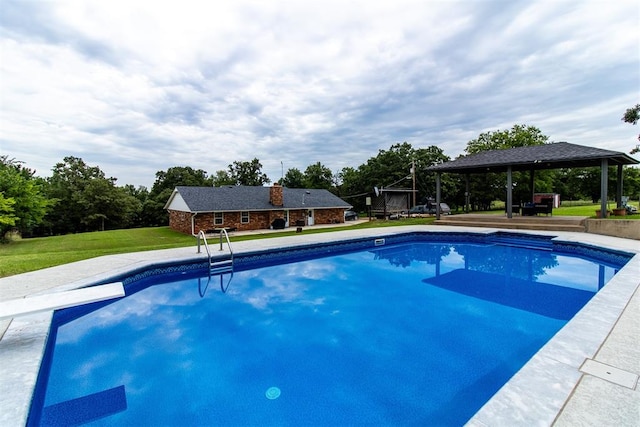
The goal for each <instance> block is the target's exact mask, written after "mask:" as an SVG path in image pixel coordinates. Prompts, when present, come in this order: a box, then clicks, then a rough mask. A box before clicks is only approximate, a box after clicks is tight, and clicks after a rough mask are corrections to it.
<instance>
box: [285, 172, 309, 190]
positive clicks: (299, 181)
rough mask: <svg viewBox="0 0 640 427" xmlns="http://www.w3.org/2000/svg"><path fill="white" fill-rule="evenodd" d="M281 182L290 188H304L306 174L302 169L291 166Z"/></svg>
mask: <svg viewBox="0 0 640 427" xmlns="http://www.w3.org/2000/svg"><path fill="white" fill-rule="evenodd" d="M281 184H282V185H283V186H285V187H289V188H304V187H305V176H304V174H303V173H302V172H300V169H297V168H291V169H289V170H287V173H286V174H285V175H284V178H283V180H282V183H281Z"/></svg>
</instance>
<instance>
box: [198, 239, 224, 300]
mask: <svg viewBox="0 0 640 427" xmlns="http://www.w3.org/2000/svg"><path fill="white" fill-rule="evenodd" d="M219 230H220V251H223V250H224V249H223V244H224V242H223V240H222V238H223V236H224V239H225V242H226V244H227V247H228V248H229V253H228V254H227V255H226V256H223V257H216V259H215V260H214V259H213V258H212V256H211V250H210V249H209V244H208V242H207V236H206V235H205V233H204V231H202V230H200V232H199V233H198V253H200V242H201V241H202V242H203V243H204V248H205V250H206V251H207V257H208V260H209V280H207V284H206V285H205V286H204V287H203V286H202V282H201V280H200V279H199V280H198V290H199V292H200V296H201V297H203V296H204V294H205V292H206V291H207V288H208V287H209V283H210V282H211V278H212V277H213V276H219V277H220V290H222V292H226V291H227V289H228V288H229V283H231V279H233V248H232V247H231V241H230V240H229V234H228V233H227V230H225V229H224V228H221V229H219ZM225 274H228V275H229V276H228V280H227V281H226V284H225V280H224V276H225Z"/></svg>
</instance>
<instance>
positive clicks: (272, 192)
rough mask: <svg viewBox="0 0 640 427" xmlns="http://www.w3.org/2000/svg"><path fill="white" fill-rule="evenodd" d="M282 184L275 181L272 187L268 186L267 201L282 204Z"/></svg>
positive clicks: (274, 204)
mask: <svg viewBox="0 0 640 427" xmlns="http://www.w3.org/2000/svg"><path fill="white" fill-rule="evenodd" d="M282 193H283V191H282V186H281V185H280V184H278V183H277V182H276V183H275V184H273V187H271V188H269V203H271V204H272V205H273V206H284V196H283V194H282Z"/></svg>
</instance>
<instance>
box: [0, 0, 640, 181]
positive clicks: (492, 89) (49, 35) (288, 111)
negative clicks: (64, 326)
mask: <svg viewBox="0 0 640 427" xmlns="http://www.w3.org/2000/svg"><path fill="white" fill-rule="evenodd" d="M634 12H635V13H634ZM638 13H640V6H639V5H638V4H637V3H636V2H634V1H630V0H622V1H620V2H614V3H603V2H598V1H592V2H591V1H586V2H553V1H544V0H543V1H533V2H503V1H483V2H471V1H450V2H438V1H430V2H423V1H411V0H406V1H405V0H397V1H393V2H392V1H384V2H365V1H360V0H357V1H340V2H338V1H322V2H320V1H308V2H298V1H292V0H291V1H273V2H259V1H246V0H243V1H237V2H204V1H183V2H159V3H158V2H147V1H128V2H124V1H113V2H99V1H86V2H82V3H81V4H78V3H77V2H70V1H60V2H29V1H27V2H22V1H5V2H3V14H2V16H0V49H1V52H2V65H1V66H0V94H1V104H0V146H1V151H2V152H3V153H6V154H7V155H9V156H10V157H15V158H16V159H18V160H22V161H25V162H26V164H27V166H28V167H31V168H35V169H37V171H38V174H39V175H41V176H46V175H48V174H49V173H50V169H51V168H52V167H53V166H54V165H55V163H57V162H60V161H62V159H63V158H64V157H65V156H68V155H74V156H78V157H82V158H83V159H84V160H85V161H86V162H87V163H89V164H92V165H98V166H100V168H101V169H102V170H103V171H104V172H105V173H106V174H107V175H108V176H114V177H117V178H118V183H119V184H121V185H123V184H134V185H146V186H151V184H152V183H153V181H154V177H155V172H157V171H159V170H166V169H168V168H169V167H173V166H192V167H194V168H197V169H204V170H206V171H207V172H209V173H210V174H213V173H215V171H217V170H220V169H226V167H227V165H229V164H231V163H232V162H233V161H236V160H239V161H247V160H251V159H253V158H254V157H257V158H258V159H260V161H261V163H262V164H263V169H264V171H265V172H266V173H267V174H268V175H269V177H270V178H271V179H272V180H274V181H275V180H277V179H279V177H280V175H281V165H284V168H285V170H286V169H289V168H293V167H296V168H298V169H300V170H304V169H305V168H306V167H307V166H308V165H310V164H313V163H315V162H318V161H319V162H321V163H323V164H324V165H325V166H327V167H329V168H331V169H332V170H333V171H335V172H338V171H339V170H340V169H342V168H343V167H346V166H352V167H357V166H359V165H360V164H362V163H364V162H366V160H367V159H368V158H370V157H372V156H375V155H376V154H377V153H378V150H380V149H388V148H389V147H390V146H391V145H392V144H393V143H396V142H403V141H407V142H409V143H411V144H412V145H413V146H414V147H416V148H419V147H427V146H429V145H438V146H440V147H441V148H442V149H443V150H444V151H445V153H446V154H447V155H449V156H451V157H455V156H457V155H458V154H461V153H462V152H463V150H464V148H465V146H466V143H467V142H468V141H469V140H471V139H473V138H475V137H477V136H478V135H479V134H480V133H482V132H486V131H490V130H497V129H505V128H510V127H511V126H512V125H514V124H516V123H524V124H528V125H533V126H537V127H539V128H540V129H541V130H542V132H543V133H544V134H546V135H548V136H549V137H550V139H551V140H552V141H561V140H566V141H569V142H572V143H577V144H584V145H593V146H598V147H602V148H608V149H614V150H619V151H624V152H628V151H629V150H630V149H631V148H632V147H633V146H634V145H635V143H636V141H635V135H636V134H637V132H635V131H634V129H632V128H631V127H630V126H629V125H626V124H624V123H623V122H621V120H620V117H622V114H623V113H624V111H625V110H626V109H627V108H629V107H630V106H632V105H635V104H636V103H637V102H638V99H637V96H638V87H640V78H639V76H638V73H637V70H638V66H639V65H640V58H639V54H638V50H637V44H638V41H639V38H640V31H639V30H638V29H637V15H638ZM281 162H282V163H281Z"/></svg>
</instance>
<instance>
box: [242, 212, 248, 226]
mask: <svg viewBox="0 0 640 427" xmlns="http://www.w3.org/2000/svg"><path fill="white" fill-rule="evenodd" d="M240 222H241V223H243V224H249V212H241V213H240Z"/></svg>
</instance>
